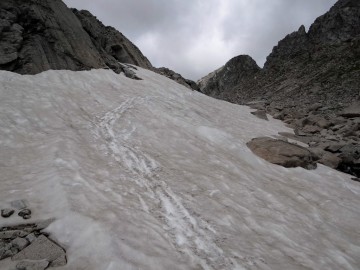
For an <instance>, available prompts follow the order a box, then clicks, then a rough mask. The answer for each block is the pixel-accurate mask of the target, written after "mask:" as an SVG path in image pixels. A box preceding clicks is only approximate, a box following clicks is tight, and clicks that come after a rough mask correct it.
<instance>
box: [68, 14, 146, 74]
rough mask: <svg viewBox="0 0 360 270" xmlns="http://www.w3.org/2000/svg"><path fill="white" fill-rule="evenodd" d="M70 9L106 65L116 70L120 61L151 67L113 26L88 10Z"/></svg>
mask: <svg viewBox="0 0 360 270" xmlns="http://www.w3.org/2000/svg"><path fill="white" fill-rule="evenodd" d="M72 11H73V12H74V14H75V15H76V16H77V17H78V19H79V20H80V22H81V25H82V27H83V29H84V30H85V31H86V33H88V35H89V36H90V38H91V41H92V43H93V44H94V45H95V47H96V49H97V51H98V52H99V53H100V55H101V57H102V59H103V60H104V61H105V63H106V65H107V66H108V67H110V68H111V69H115V70H117V69H118V68H120V67H119V64H118V62H122V63H128V64H134V65H136V66H139V67H143V68H147V69H151V68H152V65H151V63H150V61H149V60H148V59H147V58H146V57H145V56H144V55H143V54H142V53H141V51H140V50H139V49H138V48H137V47H136V46H135V45H134V44H133V43H131V41H130V40H128V39H127V38H126V37H125V36H124V35H123V34H121V33H120V32H119V31H117V30H116V29H115V28H113V27H110V26H105V25H103V24H102V22H100V21H99V20H98V19H97V18H96V17H95V16H93V15H92V14H91V13H90V12H89V11H86V10H82V11H78V10H76V9H73V10H72Z"/></svg>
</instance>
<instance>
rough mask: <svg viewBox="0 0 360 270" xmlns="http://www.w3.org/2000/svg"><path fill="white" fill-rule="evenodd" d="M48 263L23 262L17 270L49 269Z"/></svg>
mask: <svg viewBox="0 0 360 270" xmlns="http://www.w3.org/2000/svg"><path fill="white" fill-rule="evenodd" d="M48 265H49V262H48V261H22V262H19V263H18V264H17V265H16V269H17V270H44V269H46V267H48Z"/></svg>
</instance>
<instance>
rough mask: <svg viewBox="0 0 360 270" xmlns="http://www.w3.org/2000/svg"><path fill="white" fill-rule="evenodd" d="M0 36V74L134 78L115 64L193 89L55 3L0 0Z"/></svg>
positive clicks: (109, 30)
mask: <svg viewBox="0 0 360 270" xmlns="http://www.w3.org/2000/svg"><path fill="white" fill-rule="evenodd" d="M0 37H1V42H0V70H8V71H13V72H17V73H20V74H37V73H40V72H42V71H45V70H49V69H55V70H56V69H68V70H74V71H77V70H89V69H93V68H95V69H97V68H110V69H112V70H113V71H114V72H116V73H120V72H124V73H125V75H126V76H127V77H130V78H133V79H139V78H137V77H136V76H135V75H134V74H135V73H134V72H133V71H132V70H131V67H130V66H126V65H123V64H121V63H128V64H133V65H137V66H140V67H143V68H147V69H150V70H153V71H155V72H157V73H159V74H162V75H164V76H166V77H168V78H170V79H172V80H174V81H176V82H178V83H180V84H183V85H184V86H186V87H188V88H190V89H193V90H199V88H198V87H197V85H196V83H195V82H193V81H191V80H187V79H185V78H183V77H182V76H181V75H180V74H178V73H175V72H174V71H171V70H169V69H166V68H155V67H153V66H152V65H151V63H150V61H149V60H148V59H147V58H146V57H145V56H144V55H143V54H142V52H141V51H140V50H139V49H138V48H137V47H136V46H135V45H134V44H133V43H132V42H131V41H130V40H128V39H127V38H126V37H125V36H124V35H123V34H122V33H120V32H119V31H117V30H116V29H115V28H113V27H110V26H105V25H104V24H103V23H102V22H100V21H99V20H98V19H97V18H96V17H95V16H93V15H92V14H91V13H90V12H89V11H86V10H81V11H79V10H77V9H69V8H68V7H67V6H66V5H65V4H64V3H63V2H62V1H61V0H29V1H22V0H1V2H0ZM119 62H121V63H119Z"/></svg>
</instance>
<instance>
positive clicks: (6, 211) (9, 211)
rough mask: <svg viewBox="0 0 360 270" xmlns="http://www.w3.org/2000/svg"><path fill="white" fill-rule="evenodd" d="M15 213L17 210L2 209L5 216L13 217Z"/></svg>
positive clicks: (2, 214)
mask: <svg viewBox="0 0 360 270" xmlns="http://www.w3.org/2000/svg"><path fill="white" fill-rule="evenodd" d="M14 213H15V211H14V210H13V209H2V210H1V216H2V217H3V218H8V217H11V216H12V215H13V214H14Z"/></svg>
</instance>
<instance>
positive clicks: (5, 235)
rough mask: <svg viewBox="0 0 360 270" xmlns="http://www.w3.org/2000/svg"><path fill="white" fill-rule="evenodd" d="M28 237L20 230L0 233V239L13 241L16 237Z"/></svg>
mask: <svg viewBox="0 0 360 270" xmlns="http://www.w3.org/2000/svg"><path fill="white" fill-rule="evenodd" d="M26 235H28V233H27V232H24V231H21V230H11V231H2V232H0V239H15V238H16V237H24V236H26Z"/></svg>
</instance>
